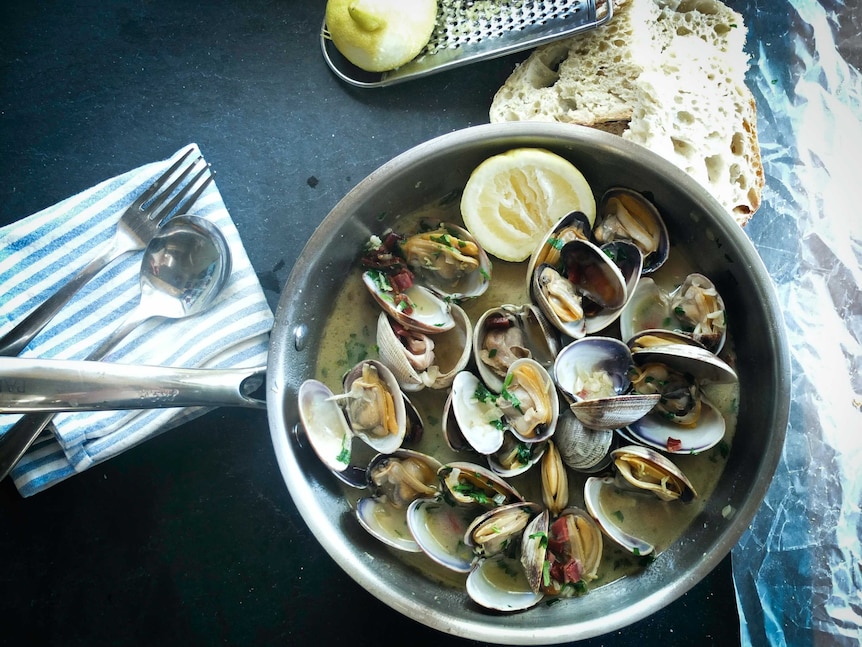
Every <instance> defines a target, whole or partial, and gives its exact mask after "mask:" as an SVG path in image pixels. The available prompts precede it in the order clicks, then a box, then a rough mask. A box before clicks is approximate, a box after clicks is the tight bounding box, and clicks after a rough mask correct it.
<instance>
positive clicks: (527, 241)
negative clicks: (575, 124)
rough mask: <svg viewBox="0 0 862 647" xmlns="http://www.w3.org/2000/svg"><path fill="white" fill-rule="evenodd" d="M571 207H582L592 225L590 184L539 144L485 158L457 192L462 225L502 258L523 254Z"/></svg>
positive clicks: (593, 211)
mask: <svg viewBox="0 0 862 647" xmlns="http://www.w3.org/2000/svg"><path fill="white" fill-rule="evenodd" d="M572 211H582V212H583V213H584V214H585V215H586V216H587V218H588V219H589V221H590V224H591V225H592V223H593V221H594V220H595V217H596V201H595V197H594V196H593V192H592V189H591V188H590V186H589V184H588V183H587V181H586V179H585V178H584V176H583V174H582V173H581V172H580V171H579V170H578V169H577V167H575V166H574V165H573V164H572V163H571V162H569V161H568V160H566V159H564V158H563V157H560V156H559V155H556V154H555V153H552V152H550V151H548V150H545V149H542V148H516V149H513V150H510V151H507V152H505V153H501V154H499V155H495V156H493V157H490V158H488V159H486V160H485V161H484V162H482V163H481V164H480V165H479V166H477V167H476V168H475V169H474V170H473V172H472V173H471V175H470V178H469V180H468V181H467V185H466V186H465V187H464V193H463V195H462V197H461V215H462V217H463V218H464V225H465V226H466V228H467V230H468V231H469V232H470V233H471V234H473V236H474V237H475V238H476V240H477V241H478V242H479V244H480V245H482V247H484V248H485V251H486V252H488V253H490V254H493V255H494V256H496V257H497V258H500V259H502V260H505V261H513V262H519V261H523V260H525V259H527V258H528V257H529V256H530V254H531V253H532V251H533V250H534V249H535V248H536V247H537V246H538V245H539V244H540V243H541V241H542V239H543V237H544V235H545V234H546V233H547V232H548V231H549V230H550V229H551V227H553V225H554V224H555V223H556V222H557V221H558V220H559V219H560V218H562V217H563V216H565V215H567V214H569V213H571V212H572Z"/></svg>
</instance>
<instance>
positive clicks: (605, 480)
mask: <svg viewBox="0 0 862 647" xmlns="http://www.w3.org/2000/svg"><path fill="white" fill-rule="evenodd" d="M606 487H611V488H612V487H616V485H615V481H614V478H613V477H611V476H605V477H601V478H600V477H596V476H591V477H590V478H588V479H587V480H586V483H584V503H585V504H586V507H587V511H588V512H589V513H590V516H592V518H593V519H594V520H595V522H596V524H597V525H598V526H599V528H600V529H601V531H602V533H604V535H605V536H606V537H608V538H609V539H611V540H612V541H614V542H615V543H617V544H618V545H620V546H622V547H623V548H625V549H626V550H627V551H629V552H630V553H632V554H634V555H638V556H643V555H649V554H651V553H653V552H654V551H655V546H653V545H652V544H651V543H649V542H648V541H646V540H644V539H641V538H640V537H635V536H634V535H632V534H630V533H628V532H626V531H625V530H623V529H622V528H620V526H619V524H617V523H616V522H615V521H614V518H613V515H610V514H608V513H607V512H606V511H605V509H604V507H603V506H602V503H601V492H602V489H603V488H606Z"/></svg>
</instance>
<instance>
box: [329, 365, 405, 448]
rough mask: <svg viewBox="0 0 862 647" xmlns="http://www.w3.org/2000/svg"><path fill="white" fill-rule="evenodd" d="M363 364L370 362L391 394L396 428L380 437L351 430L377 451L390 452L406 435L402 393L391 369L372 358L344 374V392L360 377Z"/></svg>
mask: <svg viewBox="0 0 862 647" xmlns="http://www.w3.org/2000/svg"><path fill="white" fill-rule="evenodd" d="M365 364H370V365H371V366H373V367H374V368H375V370H376V371H377V374H378V375H379V376H380V379H381V380H382V381H383V383H384V384H385V386H386V388H387V389H388V391H389V393H390V395H391V396H392V404H393V406H394V409H395V420H396V425H397V428H398V430H397V433H394V434H388V435H386V436H381V437H375V436H372V435H370V434H367V433H363V432H361V431H358V430H356V429H351V431H352V432H353V433H354V434H355V435H356V436H357V437H359V438H360V439H361V440H363V441H364V442H365V443H366V444H367V445H369V446H371V447H372V448H374V449H375V450H377V451H378V452H380V453H382V454H391V453H392V452H394V451H395V450H396V449H398V448H399V447H401V444H402V443H403V442H404V438H405V437H406V435H407V409H406V407H405V404H404V394H403V393H402V392H401V388H400V387H399V386H398V381H397V380H396V379H395V376H394V375H393V374H392V371H390V370H389V369H388V368H387V367H386V366H385V365H384V364H383V363H381V362H378V361H377V360H373V359H366V360H363V361H361V362H359V363H358V364H357V365H356V366H354V367H353V368H352V369H351V370H350V371H348V372H347V374H346V375H345V376H344V392H345V394H347V393H349V392H350V388H351V386H352V385H353V383H354V382H355V381H356V380H357V379H358V378H359V377H361V375H362V368H363V366H364V365H365ZM342 397H344V396H342Z"/></svg>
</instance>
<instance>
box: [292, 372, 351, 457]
mask: <svg viewBox="0 0 862 647" xmlns="http://www.w3.org/2000/svg"><path fill="white" fill-rule="evenodd" d="M333 397H334V394H333V393H332V391H331V390H330V388H329V387H328V386H326V385H325V384H324V383H323V382H319V381H318V380H306V381H305V382H303V383H302V384H301V385H300V387H299V393H298V402H299V417H300V420H301V421H302V426H303V428H304V429H305V435H306V438H308V442H309V444H310V445H311V448H312V449H313V450H314V453H315V454H317V456H318V458H320V460H321V462H322V463H323V464H324V465H326V467H327V468H329V470H331V471H332V472H335V473H339V472H343V471H345V470H346V469H347V468H348V467H349V466H350V456H351V445H352V442H353V433H352V432H351V430H350V425H349V424H348V422H347V418H346V417H345V416H344V412H343V411H342V410H341V407H339V406H338V404H337V403H336V402H335V400H333Z"/></svg>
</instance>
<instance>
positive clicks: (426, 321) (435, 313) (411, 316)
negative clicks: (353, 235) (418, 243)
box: [362, 270, 455, 335]
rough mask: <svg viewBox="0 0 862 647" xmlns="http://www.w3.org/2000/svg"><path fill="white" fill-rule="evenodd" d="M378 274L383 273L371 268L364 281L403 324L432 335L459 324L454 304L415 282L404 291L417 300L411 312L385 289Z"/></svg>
mask: <svg viewBox="0 0 862 647" xmlns="http://www.w3.org/2000/svg"><path fill="white" fill-rule="evenodd" d="M376 275H379V273H378V272H376V271H374V270H367V271H365V272H363V273H362V281H363V283H364V284H365V287H366V288H367V289H368V291H369V292H370V293H371V296H373V297H374V300H375V301H377V303H378V305H379V306H380V307H381V308H382V309H383V311H384V312H386V313H387V314H389V315H390V316H391V317H392V318H393V319H395V320H396V321H398V322H399V323H401V325H403V326H406V327H407V328H413V329H415V330H421V331H422V332H425V333H428V334H431V335H433V334H436V333H440V332H444V331H446V330H449V329H450V328H452V327H453V326H454V325H455V320H454V319H453V318H452V313H451V308H450V305H449V304H448V303H447V302H445V301H444V300H443V299H441V298H440V297H438V296H437V295H436V294H434V293H433V292H432V291H431V290H429V289H428V288H426V287H423V286H421V285H418V284H414V285H412V286H411V287H409V288H407V289H406V290H404V294H405V295H406V296H407V297H409V299H410V301H411V303H412V304H413V310H412V312H410V313H408V312H405V311H404V310H403V309H401V308H399V307H398V305H396V303H395V301H394V299H393V297H392V294H391V293H390V292H388V291H386V290H382V289H381V287H380V284H379V282H378V281H376V280H375V278H374V277H375V276H376Z"/></svg>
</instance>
